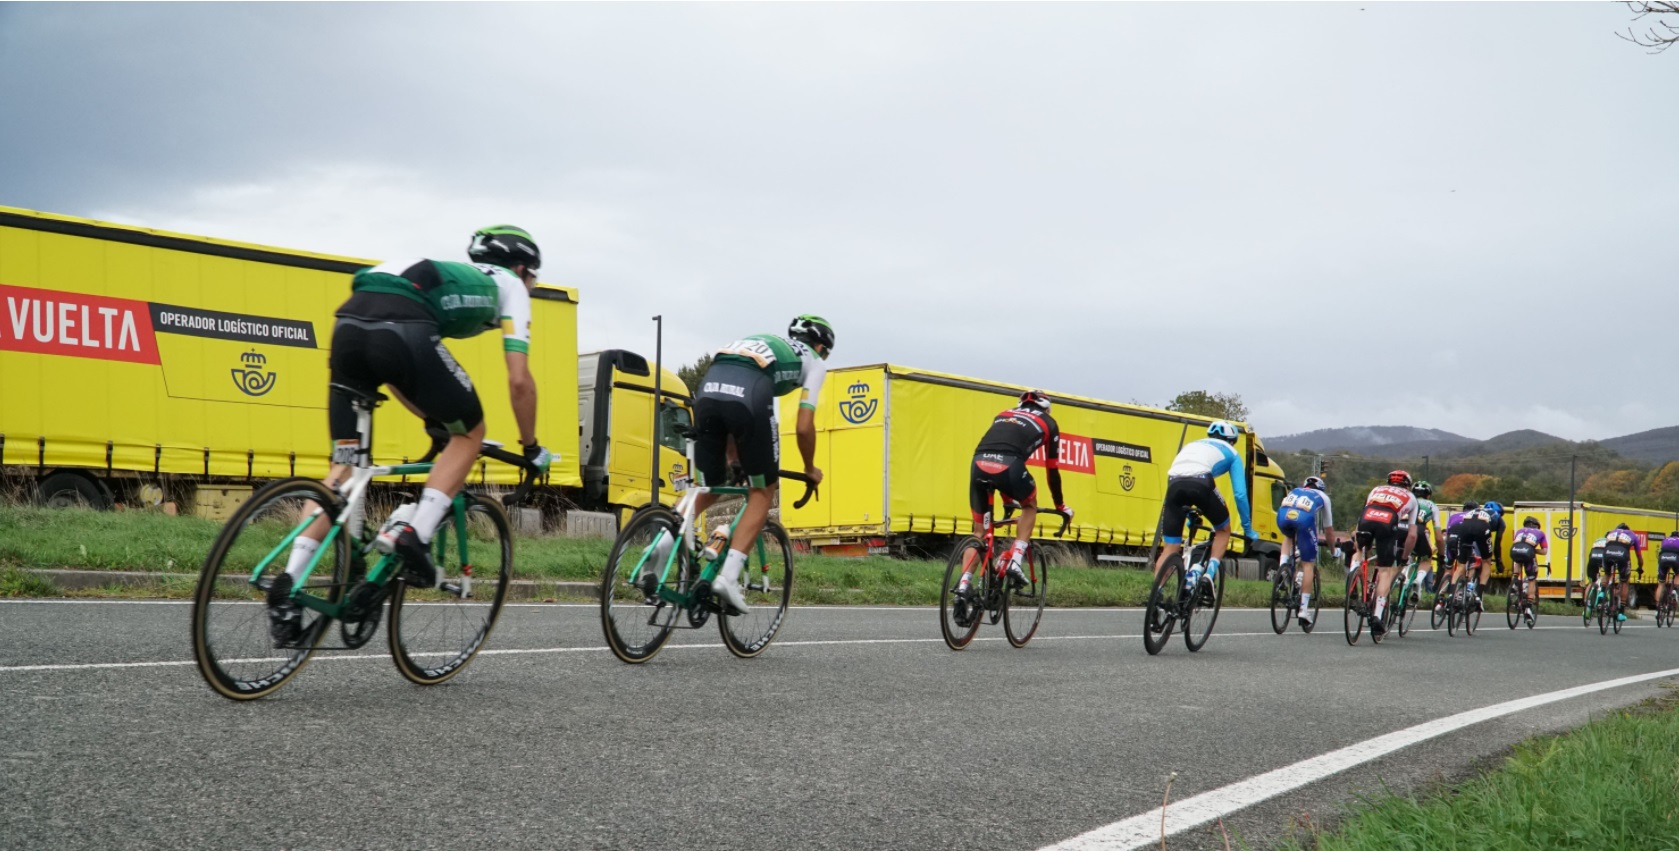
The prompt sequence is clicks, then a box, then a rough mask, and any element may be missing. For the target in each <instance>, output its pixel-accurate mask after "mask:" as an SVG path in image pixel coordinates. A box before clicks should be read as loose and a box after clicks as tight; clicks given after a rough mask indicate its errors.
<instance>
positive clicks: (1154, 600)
mask: <svg viewBox="0 0 1679 851" xmlns="http://www.w3.org/2000/svg"><path fill="white" fill-rule="evenodd" d="M1183 581H1184V568H1183V553H1181V552H1178V553H1173V554H1172V555H1170V556H1168V557H1167V558H1166V561H1165V563H1164V564H1162V565H1160V569H1159V570H1156V571H1155V572H1154V583H1153V584H1152V585H1150V586H1149V592H1148V606H1147V608H1145V609H1144V610H1143V649H1144V650H1147V651H1148V655H1150V656H1154V655H1157V654H1159V653H1160V650H1161V649H1162V648H1164V647H1165V646H1166V642H1167V641H1168V640H1170V639H1171V637H1172V629H1173V628H1174V627H1175V626H1176V625H1177V620H1178V613H1177V608H1178V597H1179V593H1178V592H1179V591H1180V590H1181V589H1182V588H1183ZM1166 589H1170V590H1169V591H1168V590H1166ZM1168 597H1169V599H1168Z"/></svg>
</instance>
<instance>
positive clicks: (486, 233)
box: [466, 225, 542, 274]
mask: <svg viewBox="0 0 1679 851" xmlns="http://www.w3.org/2000/svg"><path fill="white" fill-rule="evenodd" d="M466 256H468V257H470V258H472V262H474V263H489V264H490V265H492V266H500V267H502V268H504V269H512V268H513V267H514V266H524V267H525V269H526V270H528V271H530V272H531V273H532V274H535V273H536V270H537V269H540V268H542V251H541V250H540V249H538V248H537V247H536V240H534V239H531V235H530V234H528V233H526V232H525V231H524V230H523V229H522V228H516V227H514V226H512V225H490V226H489V227H487V228H479V229H478V231H477V232H476V233H474V234H473V235H472V242H471V244H469V245H467V247H466Z"/></svg>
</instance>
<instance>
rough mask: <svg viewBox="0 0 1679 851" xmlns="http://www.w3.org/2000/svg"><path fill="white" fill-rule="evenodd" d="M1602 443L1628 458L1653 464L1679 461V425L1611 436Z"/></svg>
mask: <svg viewBox="0 0 1679 851" xmlns="http://www.w3.org/2000/svg"><path fill="white" fill-rule="evenodd" d="M1601 443H1602V445H1604V446H1607V447H1609V448H1610V449H1613V450H1615V451H1616V452H1619V453H1621V454H1622V455H1625V456H1626V457H1628V458H1636V459H1638V460H1640V461H1647V462H1649V463H1652V464H1665V463H1667V462H1669V461H1679V426H1668V427H1667V428H1655V429H1651V430H1649V431H1641V432H1639V433H1637V434H1628V435H1624V436H1622V437H1611V438H1609V439H1608V440H1605V441H1602V442H1601Z"/></svg>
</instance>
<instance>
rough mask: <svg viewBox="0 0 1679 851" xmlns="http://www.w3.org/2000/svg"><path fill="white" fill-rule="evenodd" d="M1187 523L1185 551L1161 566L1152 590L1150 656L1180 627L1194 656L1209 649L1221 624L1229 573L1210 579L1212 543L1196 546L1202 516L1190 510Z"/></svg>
mask: <svg viewBox="0 0 1679 851" xmlns="http://www.w3.org/2000/svg"><path fill="white" fill-rule="evenodd" d="M1186 520H1187V521H1188V523H1189V535H1188V537H1186V538H1184V542H1183V549H1181V550H1179V551H1178V552H1175V553H1173V554H1172V555H1171V556H1170V557H1168V558H1167V559H1166V561H1165V562H1164V563H1162V564H1161V565H1160V569H1159V570H1157V571H1155V574H1154V583H1153V585H1151V586H1150V588H1149V593H1148V608H1147V609H1145V610H1144V612H1143V649H1145V650H1147V651H1148V655H1150V656H1153V655H1156V654H1158V653H1159V652H1160V651H1161V649H1163V648H1164V647H1165V646H1166V642H1167V640H1168V639H1170V638H1171V637H1172V630H1173V629H1176V628H1179V625H1180V624H1181V625H1182V627H1181V628H1182V630H1183V643H1184V646H1185V647H1188V648H1189V652H1191V653H1194V652H1196V651H1198V650H1200V649H1201V648H1202V647H1204V646H1206V643H1207V638H1208V637H1209V636H1211V635H1212V634H1213V624H1214V623H1216V622H1218V613H1219V609H1220V608H1221V607H1222V606H1223V605H1224V575H1225V574H1226V573H1229V572H1230V571H1228V570H1222V569H1221V570H1219V572H1218V575H1217V578H1216V579H1212V578H1209V577H1208V576H1207V573H1206V560H1207V555H1208V554H1209V552H1210V549H1211V546H1210V542H1203V543H1201V544H1196V543H1195V539H1196V537H1197V536H1198V535H1199V533H1200V532H1201V530H1202V528H1204V527H1203V525H1202V523H1201V512H1200V511H1198V510H1196V509H1195V508H1190V509H1189V511H1188V514H1187V517H1186ZM1186 554H1187V555H1188V556H1189V559H1190V564H1192V565H1193V566H1194V568H1195V569H1196V570H1197V574H1196V575H1197V577H1198V578H1197V580H1196V582H1195V585H1194V587H1190V585H1189V579H1188V572H1187V571H1186V570H1185V569H1184V556H1185V555H1186ZM1221 567H1222V565H1221Z"/></svg>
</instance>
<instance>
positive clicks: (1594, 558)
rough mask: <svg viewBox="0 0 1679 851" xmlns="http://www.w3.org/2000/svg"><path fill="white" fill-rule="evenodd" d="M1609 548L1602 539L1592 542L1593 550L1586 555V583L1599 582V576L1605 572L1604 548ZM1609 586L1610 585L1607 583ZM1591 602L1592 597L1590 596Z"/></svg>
mask: <svg viewBox="0 0 1679 851" xmlns="http://www.w3.org/2000/svg"><path fill="white" fill-rule="evenodd" d="M1606 546H1608V544H1607V543H1605V542H1604V540H1603V539H1602V538H1598V539H1597V540H1595V541H1592V548H1591V549H1590V550H1589V551H1587V554H1586V583H1587V584H1588V585H1591V584H1595V583H1596V582H1597V577H1598V574H1599V573H1601V572H1602V571H1603V548H1604V547H1606ZM1605 584H1608V583H1605ZM1587 599H1588V600H1589V599H1590V597H1589V596H1588V597H1587Z"/></svg>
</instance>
